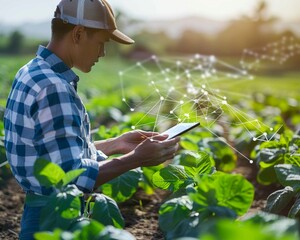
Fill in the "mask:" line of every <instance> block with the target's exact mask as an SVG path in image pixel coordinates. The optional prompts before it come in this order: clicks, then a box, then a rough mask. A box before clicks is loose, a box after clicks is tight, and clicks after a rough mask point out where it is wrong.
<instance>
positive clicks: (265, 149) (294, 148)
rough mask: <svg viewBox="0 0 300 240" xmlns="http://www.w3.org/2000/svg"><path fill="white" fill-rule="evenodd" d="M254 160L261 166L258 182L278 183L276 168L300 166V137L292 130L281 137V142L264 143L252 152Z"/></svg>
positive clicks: (266, 183)
mask: <svg viewBox="0 0 300 240" xmlns="http://www.w3.org/2000/svg"><path fill="white" fill-rule="evenodd" d="M252 158H253V159H255V160H256V161H257V164H259V167H260V169H259V172H258V175H257V180H258V182H259V183H261V184H265V185H268V184H271V183H275V182H276V181H277V178H276V173H275V169H274V166H276V165H277V164H293V165H296V166H300V136H299V135H298V134H294V133H293V132H292V131H290V130H286V131H285V132H284V133H282V134H281V135H280V139H279V140H273V141H268V142H263V143H262V144H260V145H258V146H257V147H256V149H255V150H254V151H253V152H252Z"/></svg>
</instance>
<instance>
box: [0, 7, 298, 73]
mask: <svg viewBox="0 0 300 240" xmlns="http://www.w3.org/2000/svg"><path fill="white" fill-rule="evenodd" d="M267 8H268V6H267V4H266V3H265V1H261V2H259V4H258V5H257V6H256V8H255V9H254V10H253V11H252V13H250V15H248V16H241V17H240V18H239V19H238V20H233V21H231V22H230V23H229V25H228V26H227V27H226V28H225V29H223V30H222V31H221V32H219V33H217V34H215V35H206V34H204V33H201V32H196V31H193V30H189V29H186V30H185V31H184V32H182V33H181V35H180V36H179V37H178V38H172V37H170V36H169V35H167V34H166V33H165V32H157V33H153V32H149V31H147V30H146V29H145V30H143V31H142V32H139V33H138V34H136V36H133V38H134V39H135V40H136V43H135V44H134V45H133V46H131V47H128V46H125V47H123V46H120V45H116V44H114V45H110V44H109V45H108V46H107V48H108V49H107V52H109V56H112V55H120V53H121V54H122V55H123V56H124V57H127V58H136V59H138V58H145V57H148V56H149V55H152V54H157V55H182V54H195V53H199V54H203V55H216V56H219V57H230V58H233V57H234V58H238V57H241V54H242V53H243V50H245V49H254V48H261V47H263V46H265V45H266V44H269V43H271V42H274V41H278V40H279V39H281V38H282V37H283V36H285V37H293V38H295V39H296V40H297V41H298V40H299V39H298V37H297V36H296V35H295V34H294V33H293V32H291V31H285V32H275V31H274V28H273V25H274V23H276V22H277V21H279V19H277V18H276V17H274V16H267ZM116 17H117V18H118V23H119V27H120V28H121V29H123V28H124V27H125V26H126V25H127V26H128V25H130V24H134V23H136V22H137V20H135V19H132V18H130V17H128V16H126V15H125V14H124V13H122V12H119V11H117V14H116ZM2 37H3V36H0V38H2ZM38 44H41V41H40V42H38V41H28V40H27V41H26V39H25V38H24V36H23V35H22V34H21V33H20V32H19V31H15V32H12V33H11V34H10V35H9V36H8V37H7V38H6V41H0V53H5V54H22V53H23V54H26V53H35V51H36V48H37V45H38ZM44 44H45V43H44ZM299 60H300V55H299V54H298V55H297V56H295V57H293V59H291V60H289V65H290V66H292V67H294V68H295V67H299V64H298V63H299V62H300V61H299Z"/></svg>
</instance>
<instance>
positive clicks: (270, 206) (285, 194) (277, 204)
mask: <svg viewBox="0 0 300 240" xmlns="http://www.w3.org/2000/svg"><path fill="white" fill-rule="evenodd" d="M294 196H295V192H294V191H293V188H291V187H285V188H284V189H280V190H277V191H275V192H273V193H271V194H270V195H269V197H268V198H267V204H266V207H265V211H267V212H270V213H277V214H279V213H280V212H281V211H282V210H283V209H284V208H285V207H286V206H287V205H288V204H289V203H290V201H291V200H292V198H293V197H294Z"/></svg>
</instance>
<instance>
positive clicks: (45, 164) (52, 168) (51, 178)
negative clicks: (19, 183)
mask: <svg viewBox="0 0 300 240" xmlns="http://www.w3.org/2000/svg"><path fill="white" fill-rule="evenodd" d="M33 171H34V176H35V177H36V179H37V180H38V181H39V182H40V184H41V185H42V186H44V187H55V186H56V185H57V184H58V183H59V182H60V181H61V180H62V179H63V178H64V177H65V175H66V174H65V172H64V170H62V168H61V167H60V166H58V165H57V164H55V163H52V162H50V161H48V160H45V159H41V158H39V159H37V160H36V161H35V163H34V167H33Z"/></svg>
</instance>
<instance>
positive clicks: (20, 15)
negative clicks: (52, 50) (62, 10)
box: [0, 0, 300, 24]
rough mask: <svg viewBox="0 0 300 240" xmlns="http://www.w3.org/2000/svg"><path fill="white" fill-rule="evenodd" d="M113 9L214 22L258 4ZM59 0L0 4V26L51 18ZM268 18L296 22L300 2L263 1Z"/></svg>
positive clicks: (118, 4)
mask: <svg viewBox="0 0 300 240" xmlns="http://www.w3.org/2000/svg"><path fill="white" fill-rule="evenodd" d="M108 1H109V2H110V3H111V5H112V7H113V9H120V10H123V11H124V12H126V13H127V14H128V15H129V16H132V17H136V18H141V19H148V20H160V19H168V18H169V19H170V18H172V19H173V18H176V17H182V16H190V15H194V16H195V15H196V16H202V17H207V18H211V19H216V20H226V19H234V18H237V17H239V16H240V15H242V14H247V15H248V14H250V13H252V11H253V9H254V8H255V6H257V3H258V2H259V1H260V0H126V1H124V0H108ZM58 2H59V0H0V6H1V8H0V24H1V23H8V24H20V23H23V22H32V21H45V20H49V18H51V17H52V16H53V12H54V10H55V7H56V5H57V3H58ZM266 2H267V5H268V10H269V14H270V15H276V16H278V17H280V18H283V19H286V20H288V21H292V20H300V14H299V9H300V0H266Z"/></svg>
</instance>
